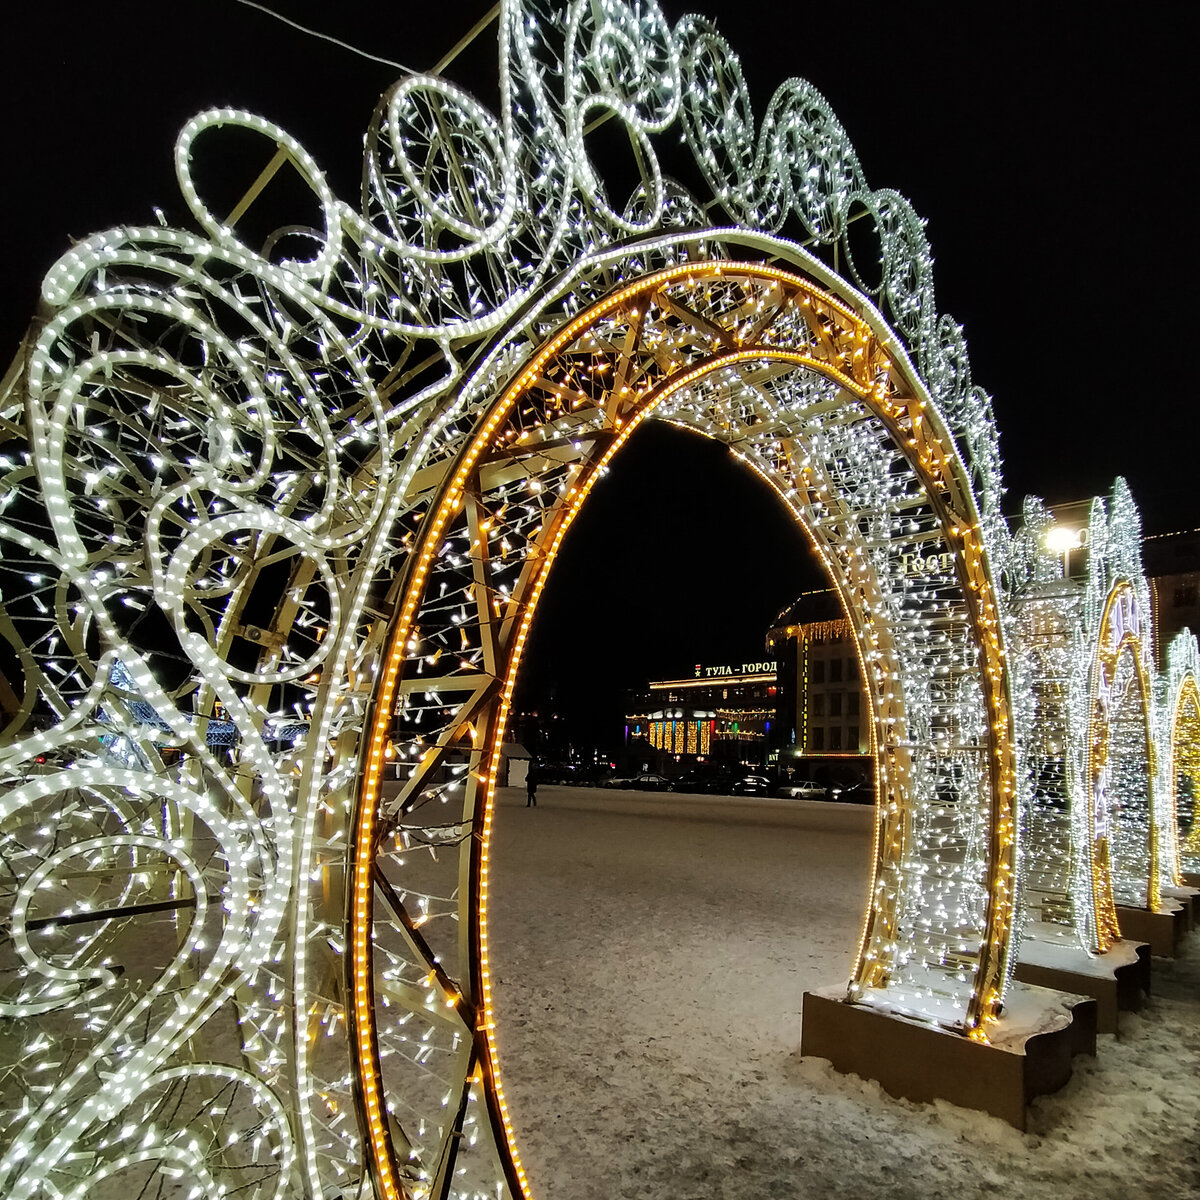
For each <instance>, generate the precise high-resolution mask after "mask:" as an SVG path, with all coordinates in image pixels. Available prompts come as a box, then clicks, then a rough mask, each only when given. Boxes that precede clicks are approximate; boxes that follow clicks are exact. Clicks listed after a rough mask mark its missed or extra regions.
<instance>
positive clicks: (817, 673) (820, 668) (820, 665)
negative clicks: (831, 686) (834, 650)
mask: <svg viewBox="0 0 1200 1200" xmlns="http://www.w3.org/2000/svg"><path fill="white" fill-rule="evenodd" d="M812 681H813V683H824V682H825V660H824V659H823V658H818V659H817V660H816V661H815V662H814V663H813V665H812Z"/></svg>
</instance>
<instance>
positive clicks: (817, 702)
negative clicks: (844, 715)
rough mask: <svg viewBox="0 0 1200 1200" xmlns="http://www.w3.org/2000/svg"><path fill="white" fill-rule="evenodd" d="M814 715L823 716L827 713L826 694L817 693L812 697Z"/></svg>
mask: <svg viewBox="0 0 1200 1200" xmlns="http://www.w3.org/2000/svg"><path fill="white" fill-rule="evenodd" d="M812 706H813V716H814V717H823V716H824V715H825V697H824V695H816V696H814V697H813V698H812Z"/></svg>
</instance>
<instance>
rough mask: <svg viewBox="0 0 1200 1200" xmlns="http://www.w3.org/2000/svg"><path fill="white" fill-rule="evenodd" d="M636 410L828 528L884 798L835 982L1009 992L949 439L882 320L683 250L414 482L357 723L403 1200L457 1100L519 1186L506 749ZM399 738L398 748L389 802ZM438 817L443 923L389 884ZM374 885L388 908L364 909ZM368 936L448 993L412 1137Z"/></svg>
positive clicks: (1005, 825) (992, 787)
mask: <svg viewBox="0 0 1200 1200" xmlns="http://www.w3.org/2000/svg"><path fill="white" fill-rule="evenodd" d="M651 415H654V416H657V417H659V418H662V419H667V420H671V421H674V422H675V423H678V424H682V425H685V426H687V427H689V428H692V429H696V430H698V431H700V432H702V433H706V434H708V435H709V436H714V437H719V438H720V439H721V440H723V441H726V442H727V443H728V444H730V445H731V446H732V447H733V448H734V450H735V452H737V453H738V454H739V455H740V456H741V457H743V458H744V460H745V461H746V462H747V463H748V464H749V465H750V466H751V467H752V468H753V469H754V470H755V471H756V472H757V473H758V474H760V475H761V476H762V477H763V478H764V479H765V480H766V481H767V482H768V483H770V484H771V485H772V486H773V487H774V488H775V489H776V491H777V492H778V493H779V495H780V496H781V497H782V498H783V500H784V502H785V503H786V504H787V505H788V507H789V509H790V510H791V512H792V513H793V515H794V516H795V518H796V519H797V520H798V521H799V522H800V523H801V524H802V525H803V527H804V528H805V529H806V530H807V531H808V533H809V535H810V537H811V538H812V539H813V541H814V543H815V544H816V545H817V547H818V548H819V550H820V552H821V555H822V558H823V559H824V561H825V565H826V567H827V569H828V570H829V571H830V574H831V576H832V578H833V580H834V582H835V584H836V586H837V589H838V591H839V594H840V595H841V598H842V602H843V605H844V607H845V609H846V611H847V614H848V615H849V617H850V619H851V621H852V623H853V625H854V628H855V632H856V635H857V643H858V646H859V651H860V654H861V656H862V659H863V678H864V679H865V680H866V682H867V686H868V691H869V694H870V696H871V702H872V710H873V722H872V728H873V738H872V744H873V748H874V750H875V754H876V764H877V772H878V795H879V797H880V805H879V810H878V812H879V819H878V823H877V831H876V834H877V836H876V851H875V852H876V861H875V874H874V884H873V888H872V900H871V904H870V907H869V911H868V913H867V918H866V923H865V929H864V934H863V942H862V946H861V947H860V950H859V954H858V960H857V963H856V966H855V970H854V977H853V979H852V981H851V986H850V995H851V996H852V997H853V998H855V999H858V1000H860V1001H865V1002H872V1003H877V1004H881V1005H882V1006H884V1007H885V1008H888V1009H891V1010H894V1011H901V1012H907V1013H910V1014H911V1015H915V1016H919V1017H921V1018H923V1019H926V1020H929V1019H933V1020H938V1021H941V1022H943V1023H945V1024H947V1025H954V1026H958V1027H959V1028H962V1029H965V1030H967V1031H975V1030H978V1029H979V1028H980V1026H981V1024H982V1023H983V1022H984V1021H986V1020H987V1019H989V1018H990V1017H991V1016H992V1015H993V1013H994V1011H995V1009H996V1007H997V1006H998V1004H999V1000H1000V996H1001V992H1002V989H1003V973H1004V967H1005V962H1004V955H1005V949H1006V942H1007V930H1008V924H1009V920H1010V905H1011V881H1012V861H1011V858H1012V853H1013V849H1014V846H1013V838H1012V833H1011V830H1012V811H1011V796H1012V792H1013V747H1012V734H1011V718H1010V715H1009V712H1008V700H1007V680H1006V668H1005V665H1004V657H1003V651H1002V646H1001V640H1000V636H999V621H998V614H997V610H996V604H995V597H994V593H993V590H992V585H991V582H990V579H989V577H988V573H987V568H986V560H985V555H984V551H983V545H982V542H981V539H980V537H979V534H978V530H977V518H976V517H975V514H974V513H973V511H972V510H973V502H972V500H971V496H970V491H969V483H968V480H967V476H966V472H965V470H964V468H963V467H962V465H961V463H960V462H959V460H958V456H957V453H956V451H955V449H954V446H953V442H952V441H951V439H950V438H949V436H948V435H947V433H946V431H945V429H944V426H943V425H942V422H941V420H940V418H939V416H938V413H937V411H936V408H935V407H934V406H933V405H931V404H930V403H929V402H928V400H927V399H926V398H925V397H924V396H922V395H921V390H920V388H919V385H915V382H914V380H913V379H912V378H911V376H909V374H908V372H907V371H906V370H905V368H904V365H903V363H902V362H900V361H898V360H896V359H894V358H892V357H891V356H890V355H889V354H888V352H887V349H886V346H885V345H884V344H883V343H882V342H881V341H880V338H879V336H878V334H877V333H876V331H875V330H873V329H872V328H871V325H870V324H869V322H868V321H866V320H864V319H863V317H862V316H860V315H859V314H857V313H856V312H854V311H853V310H852V309H851V308H849V307H848V306H847V305H846V304H844V303H843V302H841V301H840V300H839V299H838V298H836V297H834V296H831V295H829V294H828V293H826V292H823V291H821V290H819V289H818V288H816V287H815V285H814V284H812V283H811V281H809V280H806V279H804V278H802V277H801V276H798V275H796V274H794V273H791V272H786V271H783V270H780V269H778V268H774V267H770V266H767V265H765V264H757V263H744V262H730V261H710V262H693V263H685V264H681V265H678V266H675V267H671V268H668V269H665V270H663V271H659V272H656V273H654V274H652V275H650V276H648V277H645V278H642V279H638V280H635V281H633V282H631V283H628V284H626V285H625V286H623V287H621V288H620V289H618V290H617V291H615V292H614V293H612V294H611V295H610V296H608V297H606V298H605V299H604V300H602V301H600V302H599V303H597V304H596V305H594V306H592V307H591V308H590V309H588V310H586V311H584V312H583V313H581V314H580V315H579V316H578V317H576V318H575V319H573V320H572V321H571V322H569V323H568V324H567V325H566V326H565V328H563V329H562V330H561V331H559V333H558V334H557V335H556V336H554V337H553V338H552V339H551V340H550V341H549V342H547V343H546V344H545V345H544V346H543V347H542V348H541V349H540V350H539V351H538V352H537V353H536V354H535V355H534V356H532V357H531V358H530V359H528V360H527V361H526V363H525V364H524V365H523V366H522V367H520V368H518V370H517V372H516V376H515V378H514V380H513V381H512V382H511V383H510V384H509V385H508V386H507V387H506V388H504V389H503V391H502V392H501V394H500V395H499V397H498V398H497V399H496V400H494V401H493V402H492V403H491V404H490V405H487V406H486V407H485V408H484V409H483V410H482V411H481V414H480V417H479V419H478V421H477V423H476V426H475V430H474V432H473V434H472V435H471V437H470V438H469V439H467V440H466V441H465V442H464V444H463V447H462V449H461V450H460V451H459V453H458V454H457V455H456V456H455V457H454V458H452V459H447V460H446V462H445V464H444V466H443V467H442V468H441V469H440V470H439V471H438V472H437V473H436V474H435V475H433V476H432V477H430V478H429V479H428V480H427V481H425V483H424V487H425V489H426V490H425V491H424V492H422V493H421V497H422V498H421V507H422V509H423V510H424V511H425V516H424V520H423V522H422V527H421V531H420V535H419V538H418V540H417V543H416V546H415V554H414V557H413V559H412V565H411V567H410V569H409V570H408V572H407V573H406V575H405V579H404V584H403V587H402V588H401V589H399V591H398V594H397V610H396V615H395V617H394V618H393V628H392V631H391V633H390V634H389V639H388V651H387V655H386V657H385V659H384V664H383V669H382V674H381V677H380V680H379V683H378V690H377V693H376V699H375V707H374V715H373V717H372V720H371V726H370V733H369V739H368V741H367V743H366V746H367V759H366V766H365V770H364V774H363V780H364V783H363V790H362V794H361V796H360V801H359V808H358V813H357V818H356V824H355V833H354V846H355V855H354V868H353V876H352V893H351V899H350V913H351V919H350V954H349V956H348V960H347V970H348V972H349V979H350V983H351V991H352V996H353V1007H352V1012H353V1020H354V1036H355V1044H356V1047H357V1049H356V1054H357V1056H358V1064H359V1070H360V1072H361V1099H362V1102H363V1104H364V1108H365V1110H366V1119H367V1123H368V1127H369V1128H370V1130H371V1132H372V1151H373V1156H374V1163H375V1169H376V1171H377V1172H378V1175H379V1180H380V1186H381V1187H382V1190H383V1192H384V1194H385V1195H389V1196H392V1195H395V1196H399V1195H400V1180H401V1178H402V1174H401V1171H402V1166H401V1164H403V1163H404V1162H405V1161H406V1160H412V1161H421V1162H427V1163H428V1162H436V1163H437V1164H438V1167H437V1170H436V1172H435V1173H434V1174H435V1177H434V1178H433V1179H432V1181H431V1185H432V1188H433V1190H434V1192H435V1193H437V1192H438V1191H439V1189H441V1188H442V1187H443V1180H444V1178H445V1173H446V1172H452V1171H454V1170H457V1169H459V1163H460V1158H459V1154H460V1153H461V1151H451V1152H448V1153H445V1152H439V1151H438V1147H439V1146H441V1145H442V1144H443V1143H444V1142H445V1139H446V1138H447V1136H449V1137H450V1139H451V1141H450V1144H451V1145H453V1146H459V1145H461V1141H462V1137H463V1132H464V1131H463V1128H462V1126H461V1122H462V1121H463V1120H465V1119H466V1117H467V1114H468V1113H469V1112H470V1111H471V1108H472V1106H473V1105H478V1104H481V1103H482V1104H486V1105H487V1107H488V1108H489V1110H490V1113H491V1125H492V1128H493V1129H494V1130H496V1131H502V1132H503V1137H502V1139H501V1140H500V1143H499V1146H498V1147H497V1149H498V1150H499V1153H500V1155H501V1159H502V1161H503V1162H506V1163H507V1170H506V1173H507V1175H508V1178H509V1183H510V1186H512V1187H513V1188H514V1189H519V1188H521V1187H522V1180H523V1176H522V1173H521V1168H520V1165H519V1161H518V1159H517V1157H516V1153H515V1150H514V1149H513V1148H512V1142H511V1134H510V1131H509V1129H508V1120H507V1112H506V1109H505V1103H504V1098H503V1092H502V1089H501V1088H500V1085H499V1081H498V1078H497V1074H496V1066H495V1048H494V1043H493V1039H492V1034H491V1030H492V1028H493V1017H492V1011H491V995H490V979H489V974H488V965H487V921H486V911H487V891H488V874H489V868H488V848H489V842H490V830H491V820H492V812H493V802H494V790H495V782H496V767H497V761H498V757H499V753H500V744H501V741H502V738H503V734H504V724H505V718H506V716H507V712H508V706H509V703H510V699H511V695H512V690H513V686H514V684H515V680H516V674H517V670H518V668H519V665H520V661H521V652H522V649H523V646H524V642H525V638H526V635H527V632H528V629H529V624H530V621H531V619H532V616H533V613H534V610H535V607H536V604H537V601H538V597H539V596H540V594H541V591H542V589H543V587H544V585H545V582H546V579H547V577H548V574H549V572H550V569H551V566H552V564H553V561H554V557H555V555H556V553H557V551H558V548H559V546H560V545H561V542H562V539H563V537H564V535H565V534H566V532H567V530H568V528H569V527H570V524H571V522H572V520H573V519H574V517H575V515H576V513H577V512H578V511H579V509H580V507H581V505H582V504H583V503H584V501H585V500H586V497H587V495H588V493H589V491H590V489H591V487H592V485H593V483H594V482H595V480H596V479H597V478H598V477H599V475H600V474H601V473H602V472H603V470H604V468H605V466H606V465H607V463H608V462H609V461H610V460H611V458H612V456H613V455H614V454H615V453H617V452H618V451H619V449H620V447H621V446H622V445H623V444H624V442H625V441H626V439H627V438H628V437H629V435H630V434H631V433H632V432H633V431H634V430H635V429H636V428H637V426H638V425H639V424H640V422H641V421H643V420H644V419H646V418H647V417H648V416H651ZM413 498H414V497H413V496H411V495H410V497H409V499H410V501H411V500H412V499H413ZM914 546H918V547H924V548H929V547H934V546H945V547H950V549H951V552H952V556H953V561H954V569H953V573H951V574H946V575H944V576H941V577H937V576H932V577H931V576H930V575H928V574H921V575H918V574H915V573H913V572H912V571H911V570H910V569H909V565H908V563H909V560H910V559H911V557H912V547H914ZM871 551H874V552H873V553H872V552H871ZM905 551H908V553H907V554H906V553H905ZM934 630H936V635H935V636H931V632H932V631H934ZM972 680H978V681H979V684H980V686H978V687H976V686H974V685H973V684H972V682H971V681H972ZM390 748H395V749H398V751H399V754H400V756H401V758H402V760H404V761H407V762H410V763H412V764H413V766H412V770H411V773H410V774H409V776H408V778H407V780H406V781H404V782H403V784H402V785H401V787H400V788H399V790H398V793H397V794H396V795H395V796H394V797H393V798H391V799H390V800H389V803H388V805H387V815H385V814H384V813H383V812H382V811H381V803H380V802H381V782H382V779H383V770H384V766H385V763H386V761H387V759H386V757H385V755H386V752H387V751H388V750H389V749H390ZM431 825H432V829H433V830H434V831H436V832H431ZM448 829H449V830H451V831H452V835H451V836H450V837H449V838H448V839H446V840H448V841H449V842H450V843H451V844H455V845H457V847H458V852H457V855H456V856H455V857H454V858H452V859H451V865H450V867H449V868H447V869H448V870H449V869H452V870H453V872H454V874H455V876H456V880H457V896H458V900H457V913H456V916H457V923H456V925H455V924H453V923H450V924H447V923H446V922H442V924H443V925H445V926H446V928H438V924H439V922H438V920H437V917H436V915H435V916H434V917H433V918H429V916H428V914H424V913H421V912H419V911H418V912H414V911H411V910H410V907H409V906H406V905H405V903H404V902H403V901H402V900H401V899H400V892H401V891H402V889H403V887H404V878H405V871H404V870H402V869H399V868H398V867H396V866H394V863H395V862H396V861H397V860H399V862H400V863H401V864H404V863H407V861H408V860H409V858H410V857H411V855H412V853H413V847H414V845H421V844H427V843H429V842H430V841H431V840H438V839H441V838H444V837H445V831H446V830H448ZM985 847H986V849H985ZM424 890H431V889H430V886H429V885H428V884H426V885H425V889H424ZM432 890H436V888H435V889H432ZM450 890H451V889H450V888H449V887H444V888H443V889H442V893H441V894H448V893H449V891H450ZM377 905H378V906H381V907H382V910H383V913H384V920H383V921H382V924H381V923H380V922H377V921H375V920H373V916H374V914H375V909H376V906H377ZM441 915H442V916H443V917H444V916H446V915H448V914H447V913H443V914H441ZM400 930H404V931H405V932H406V933H407V938H406V939H404V940H405V941H406V943H407V944H406V946H403V947H402V946H401V945H400V944H399V941H398V940H397V939H396V937H395V936H394V935H395V934H397V933H398V932H399V931H400ZM418 931H419V932H418ZM381 943H383V944H384V945H385V946H386V947H387V949H386V950H385V951H384V952H383V958H384V961H385V962H386V963H387V964H388V970H390V971H392V972H396V971H399V972H401V973H411V974H415V975H420V976H422V977H424V978H426V979H428V978H429V977H431V976H436V977H437V978H438V980H439V988H440V993H439V1003H441V1004H442V1005H444V1006H446V1007H449V1008H450V1009H452V1010H454V1011H456V1012H460V1013H461V1014H462V1015H463V1027H462V1029H461V1030H460V1031H459V1040H458V1042H457V1043H456V1049H457V1054H458V1057H459V1058H460V1060H461V1062H462V1069H461V1072H460V1075H461V1078H462V1080H463V1083H462V1092H461V1096H460V1097H459V1098H458V1100H457V1102H455V1101H454V1100H453V1098H452V1102H451V1104H450V1105H449V1109H448V1112H449V1113H453V1114H455V1119H454V1122H452V1125H451V1128H450V1129H447V1127H446V1122H445V1120H443V1121H442V1122H441V1123H440V1124H439V1125H437V1126H436V1133H435V1134H434V1135H433V1141H432V1144H431V1145H430V1146H428V1147H425V1146H422V1145H420V1144H419V1143H418V1140H417V1139H415V1138H414V1137H413V1136H412V1134H411V1133H407V1134H406V1135H405V1138H404V1141H403V1142H402V1144H401V1150H402V1153H400V1154H399V1155H397V1154H396V1152H395V1149H394V1147H393V1137H392V1135H391V1134H389V1133H388V1132H387V1127H388V1122H387V1119H386V1109H385V1097H386V1096H387V1095H389V1094H391V1093H393V1092H395V1093H396V1094H398V1095H406V1094H410V1093H411V1089H412V1081H411V1079H410V1078H409V1072H406V1071H405V1067H406V1066H409V1065H410V1064H407V1063H406V1060H405V1058H404V1056H403V1055H401V1054H392V1055H385V1054H384V1053H382V1051H381V1044H382V1045H383V1046H386V1045H388V1044H389V1043H390V1042H391V1041H392V1039H394V1038H395V1037H396V1031H395V1029H394V1028H393V1029H389V1028H388V1026H389V1025H394V1023H395V1013H394V1009H395V1008H396V1007H397V996H396V994H395V992H394V990H392V989H389V987H388V986H387V982H386V976H387V971H384V972H381V971H380V969H379V965H378V963H377V961H376V960H377V959H378V958H379V957H380V951H379V947H380V945H381ZM377 990H379V991H382V994H383V996H384V998H385V1000H386V1008H385V1007H383V1006H381V1005H380V1004H379V1003H378V1002H377V995H376V992H377ZM400 1009H401V1012H402V1013H403V1020H402V1021H401V1026H402V1028H403V1031H404V1032H403V1033H402V1034H401V1035H400V1036H401V1037H402V1038H410V1037H411V1036H412V1024H411V1016H412V1013H411V1012H410V1011H407V1010H406V1008H405V1006H403V1005H402V1004H401V1005H400ZM426 1009H427V1006H426V1005H425V1004H422V1005H421V1006H420V1007H419V1008H418V1009H417V1010H416V1011H417V1013H418V1015H423V1013H424V1011H426ZM443 1024H445V1022H443ZM385 1063H386V1064H387V1066H386V1070H385ZM430 1128H431V1129H433V1128H435V1126H434V1125H433V1123H432V1122H431V1123H430Z"/></svg>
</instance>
